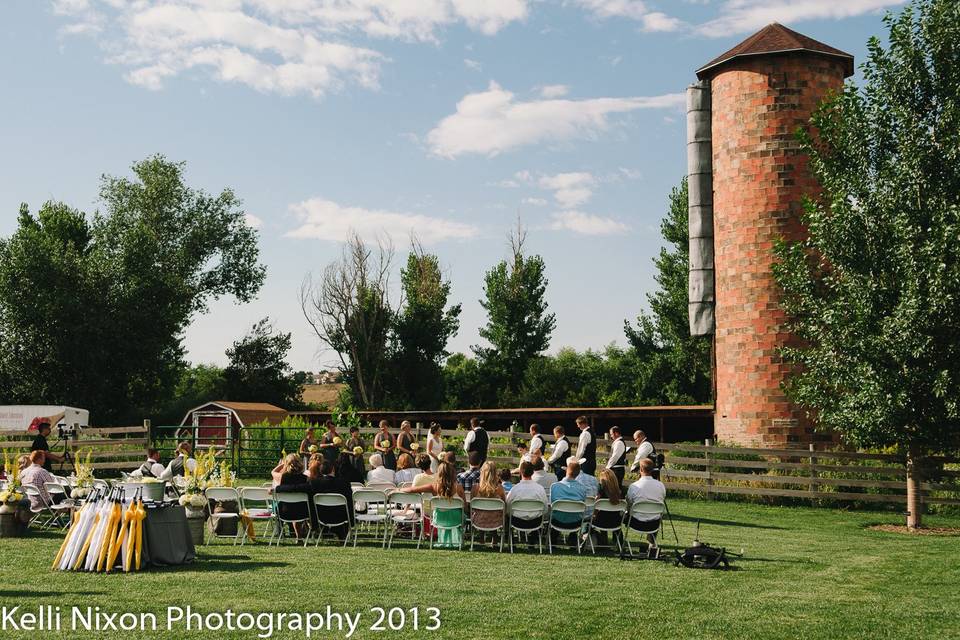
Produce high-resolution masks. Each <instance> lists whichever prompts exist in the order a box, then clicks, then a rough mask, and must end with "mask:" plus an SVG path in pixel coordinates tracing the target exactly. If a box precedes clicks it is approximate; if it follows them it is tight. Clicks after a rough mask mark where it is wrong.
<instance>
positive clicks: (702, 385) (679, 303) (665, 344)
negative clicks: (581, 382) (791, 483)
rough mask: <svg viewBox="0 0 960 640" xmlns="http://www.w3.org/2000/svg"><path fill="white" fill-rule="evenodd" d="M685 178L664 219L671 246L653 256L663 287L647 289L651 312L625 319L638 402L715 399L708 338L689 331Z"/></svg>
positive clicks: (662, 229)
mask: <svg viewBox="0 0 960 640" xmlns="http://www.w3.org/2000/svg"><path fill="white" fill-rule="evenodd" d="M687 220H688V213H687V179H686V178H684V179H683V181H682V182H681V183H680V186H679V187H674V188H673V189H672V190H671V192H670V199H669V208H668V210H667V215H666V217H665V218H664V219H663V220H662V221H661V223H660V232H661V233H662V234H663V239H664V240H665V241H666V243H667V246H665V247H663V248H661V249H660V254H659V255H658V256H657V257H656V258H654V261H653V263H654V265H655V266H656V268H657V274H656V275H655V276H654V279H655V280H656V281H657V284H658V285H659V288H658V289H657V290H656V291H654V292H653V293H650V294H647V301H648V303H649V305H650V313H649V314H646V313H641V314H640V316H639V317H638V318H637V323H636V326H634V325H632V324H631V323H630V322H629V321H625V322H624V332H625V333H626V336H627V341H628V342H629V343H630V345H631V346H632V347H633V349H634V350H635V352H636V355H637V357H638V359H639V366H638V369H637V377H638V386H639V390H638V394H639V398H638V402H639V403H640V404H664V405H669V404H698V403H708V402H710V401H711V396H712V385H711V371H710V339H709V337H708V336H691V335H690V329H689V324H688V320H687V283H688V276H687V274H688V269H689V264H690V250H689V245H688V242H687Z"/></svg>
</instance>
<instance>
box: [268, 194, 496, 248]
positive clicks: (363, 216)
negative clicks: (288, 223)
mask: <svg viewBox="0 0 960 640" xmlns="http://www.w3.org/2000/svg"><path fill="white" fill-rule="evenodd" d="M289 209H290V211H291V212H292V213H293V215H294V217H296V218H297V219H298V220H299V222H300V226H298V227H297V228H296V229H293V230H291V231H289V232H288V233H287V234H286V235H287V236H288V237H291V238H314V239H318V240H331V241H334V242H341V241H343V240H345V239H346V238H347V237H348V236H349V235H350V233H351V232H356V233H357V234H359V235H360V237H362V238H365V239H374V238H377V237H378V236H384V235H386V236H388V237H392V238H406V237H408V236H409V235H410V233H411V232H412V233H415V234H416V235H417V237H418V238H419V239H420V241H421V242H423V243H424V244H433V243H437V242H441V241H443V240H466V239H469V238H473V237H475V236H476V235H477V234H478V233H479V230H478V229H477V227H475V226H473V225H470V224H464V223H462V222H456V221H454V220H448V219H445V218H436V217H432V216H426V215H423V214H418V213H403V212H396V211H385V210H380V209H364V208H363V207H351V206H345V205H341V204H338V203H336V202H333V201H331V200H324V199H323V198H311V199H309V200H304V201H303V202H298V203H295V204H292V205H290V207H289Z"/></svg>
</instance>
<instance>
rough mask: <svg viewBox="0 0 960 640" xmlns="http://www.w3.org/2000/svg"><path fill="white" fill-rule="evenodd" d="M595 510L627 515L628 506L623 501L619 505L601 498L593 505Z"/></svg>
mask: <svg viewBox="0 0 960 640" xmlns="http://www.w3.org/2000/svg"><path fill="white" fill-rule="evenodd" d="M593 508H594V509H595V510H597V511H612V512H614V513H626V512H627V504H626V503H625V502H624V501H623V500H621V501H620V502H618V503H617V504H613V503H612V502H610V500H609V499H607V498H600V499H599V500H597V503H596V504H595V505H593Z"/></svg>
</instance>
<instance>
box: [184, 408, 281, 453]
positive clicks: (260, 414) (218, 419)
mask: <svg viewBox="0 0 960 640" xmlns="http://www.w3.org/2000/svg"><path fill="white" fill-rule="evenodd" d="M287 415H289V414H288V412H287V410H286V409H281V408H280V407H277V406H274V405H272V404H267V403H266V402H232V401H229V400H216V401H214V402H208V403H206V404H202V405H200V406H199V407H194V408H193V409H190V411H187V415H185V416H184V417H183V420H182V421H181V422H180V426H181V427H186V429H185V430H184V429H182V430H181V433H184V435H186V433H185V432H192V433H193V434H194V435H195V436H196V443H197V445H198V446H199V445H203V446H208V445H217V446H229V445H230V444H231V443H232V441H233V439H234V438H236V437H237V436H238V435H239V433H240V431H239V430H240V429H242V428H243V427H246V426H248V425H251V424H256V423H258V422H264V421H266V422H268V423H270V424H280V422H282V421H283V419H284V418H286V417H287Z"/></svg>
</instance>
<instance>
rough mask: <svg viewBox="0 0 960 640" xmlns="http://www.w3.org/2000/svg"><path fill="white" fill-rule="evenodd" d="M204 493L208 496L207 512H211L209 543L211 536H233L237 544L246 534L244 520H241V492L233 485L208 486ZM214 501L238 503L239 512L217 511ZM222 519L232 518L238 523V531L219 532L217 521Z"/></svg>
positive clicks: (234, 542) (208, 542)
mask: <svg viewBox="0 0 960 640" xmlns="http://www.w3.org/2000/svg"><path fill="white" fill-rule="evenodd" d="M203 494H204V496H206V498H207V513H209V514H210V531H209V533H210V535H209V536H207V544H210V538H233V544H237V542H239V541H240V540H242V539H243V536H244V530H243V522H241V520H240V494H239V493H238V492H237V490H236V489H234V488H233V487H208V488H207V490H206V491H204V492H203ZM214 501H216V502H218V503H221V504H222V503H224V502H233V503H234V504H236V505H237V512H236V513H232V512H225V511H221V512H220V513H215V512H214V510H213V503H214ZM221 520H228V521H230V520H232V521H233V522H234V523H235V524H236V527H237V532H236V533H235V534H233V535H232V536H230V535H221V534H219V533H217V523H218V522H220V521H221Z"/></svg>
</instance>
